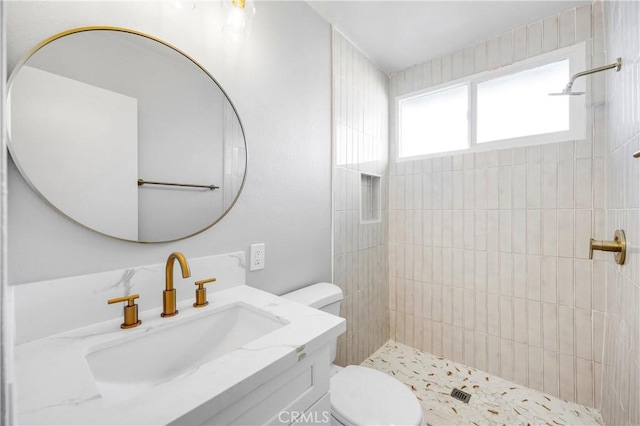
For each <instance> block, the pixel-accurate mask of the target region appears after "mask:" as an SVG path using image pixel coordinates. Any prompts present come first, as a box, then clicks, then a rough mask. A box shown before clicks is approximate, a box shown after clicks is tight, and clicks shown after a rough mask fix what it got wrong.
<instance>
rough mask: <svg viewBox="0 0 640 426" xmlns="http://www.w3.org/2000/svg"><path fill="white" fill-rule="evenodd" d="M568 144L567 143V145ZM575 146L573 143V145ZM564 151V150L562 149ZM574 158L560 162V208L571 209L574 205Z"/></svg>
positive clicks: (558, 201) (558, 200)
mask: <svg viewBox="0 0 640 426" xmlns="http://www.w3.org/2000/svg"><path fill="white" fill-rule="evenodd" d="M565 146H566V145H565ZM571 146H572V147H573V145H571ZM561 152H562V150H561ZM573 162H574V160H573V159H572V160H561V161H560V162H559V163H558V199H557V203H558V208H559V209H569V208H573V207H574V195H573V194H574V192H573V179H574V174H573V170H574V164H573Z"/></svg>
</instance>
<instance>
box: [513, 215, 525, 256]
mask: <svg viewBox="0 0 640 426" xmlns="http://www.w3.org/2000/svg"><path fill="white" fill-rule="evenodd" d="M511 220H512V231H511V238H512V250H513V252H514V253H526V252H527V247H526V246H527V230H528V228H527V210H524V209H517V210H512V219H511Z"/></svg>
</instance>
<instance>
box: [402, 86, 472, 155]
mask: <svg viewBox="0 0 640 426" xmlns="http://www.w3.org/2000/svg"><path fill="white" fill-rule="evenodd" d="M468 92H469V88H468V86H466V85H465V86H458V87H454V88H451V89H447V90H442V91H439V92H435V93H429V94H426V95H422V96H418V97H415V98H411V99H406V100H403V101H401V102H400V153H399V156H400V157H401V158H402V157H413V156H416V155H425V154H434V153H438V152H446V151H455V150H459V149H464V148H467V147H468V146H469V142H468V140H469V136H468V134H469V133H468V131H469V129H468V128H469V124H468V119H467V111H468V109H469V108H468V102H469V101H468Z"/></svg>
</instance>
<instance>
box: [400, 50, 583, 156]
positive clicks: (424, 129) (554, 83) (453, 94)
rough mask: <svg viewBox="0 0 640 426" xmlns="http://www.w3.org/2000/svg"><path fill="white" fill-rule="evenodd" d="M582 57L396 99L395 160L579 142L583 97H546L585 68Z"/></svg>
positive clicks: (571, 54)
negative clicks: (396, 158) (396, 153)
mask: <svg viewBox="0 0 640 426" xmlns="http://www.w3.org/2000/svg"><path fill="white" fill-rule="evenodd" d="M584 51H585V47H584V43H581V44H579V45H576V46H572V47H570V48H565V49H561V50H558V51H555V52H551V53H548V54H545V55H540V56H537V57H535V58H532V59H528V60H525V61H522V62H519V63H516V64H513V65H509V66H506V67H503V68H500V69H497V70H492V71H487V72H484V73H480V74H477V75H474V76H471V77H467V78H466V79H464V80H457V81H453V82H450V83H447V84H445V85H441V86H438V87H435V88H430V89H428V90H427V91H421V92H419V93H413V94H409V95H404V96H400V97H398V98H397V104H396V105H397V111H398V114H397V117H398V124H397V131H398V159H399V160H402V159H415V158H416V157H425V156H433V155H442V154H443V153H450V152H455V151H461V150H464V151H482V150H488V149H497V148H503V147H510V146H526V145H534V144H542V143H549V142H560V141H563V140H571V139H581V138H584V137H585V132H586V128H585V121H586V120H585V111H584V96H582V97H581V96H549V93H556V92H561V91H562V89H564V87H565V86H566V84H567V83H568V82H569V79H570V78H571V75H573V74H575V73H577V72H578V71H582V70H584V69H585V59H584ZM577 85H584V79H579V80H577V81H576V86H577ZM576 90H579V89H576Z"/></svg>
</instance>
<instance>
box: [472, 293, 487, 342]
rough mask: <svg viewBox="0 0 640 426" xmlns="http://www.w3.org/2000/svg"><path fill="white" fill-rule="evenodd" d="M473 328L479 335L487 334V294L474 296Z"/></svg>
mask: <svg viewBox="0 0 640 426" xmlns="http://www.w3.org/2000/svg"><path fill="white" fill-rule="evenodd" d="M475 296H476V297H475V314H476V318H475V328H474V330H475V331H477V332H480V333H485V334H486V333H487V293H484V292H476V295H475Z"/></svg>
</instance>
